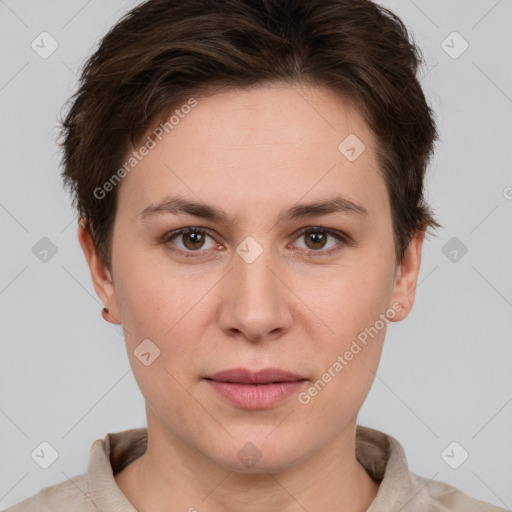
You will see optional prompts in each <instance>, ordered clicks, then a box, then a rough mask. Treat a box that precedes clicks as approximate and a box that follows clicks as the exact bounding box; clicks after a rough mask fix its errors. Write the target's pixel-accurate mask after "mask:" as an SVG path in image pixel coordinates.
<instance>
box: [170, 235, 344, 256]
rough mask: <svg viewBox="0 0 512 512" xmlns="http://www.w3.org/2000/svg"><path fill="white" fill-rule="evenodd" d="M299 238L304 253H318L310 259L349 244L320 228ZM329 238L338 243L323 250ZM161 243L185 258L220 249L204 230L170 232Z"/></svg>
mask: <svg viewBox="0 0 512 512" xmlns="http://www.w3.org/2000/svg"><path fill="white" fill-rule="evenodd" d="M301 237H305V240H306V247H305V249H304V250H305V251H306V252H308V251H309V253H319V254H307V256H311V257H315V256H317V255H318V256H325V255H329V254H332V253H334V252H336V251H339V250H341V248H342V247H343V246H345V245H348V244H349V239H348V235H346V234H345V233H342V232H338V231H334V230H332V229H327V228H322V227H307V228H303V229H301V230H300V231H299V232H298V233H297V235H296V238H295V239H299V238H301ZM329 237H331V238H335V239H336V240H338V243H337V244H334V246H331V247H330V248H328V249H325V247H326V245H327V240H328V238H329ZM208 238H209V239H210V240H211V242H210V246H209V247H208V245H207V244H206V240H207V239H208ZM175 240H181V244H182V245H181V247H180V245H179V244H177V243H176V242H175ZM162 242H163V243H164V244H166V245H167V248H168V249H169V250H170V251H173V252H177V253H180V254H182V255H184V256H185V257H191V258H194V257H198V256H201V253H203V252H207V250H208V249H213V248H215V247H217V248H219V247H222V246H220V245H219V244H218V243H217V242H215V240H213V238H212V237H211V236H210V235H209V234H208V233H207V231H206V230H205V229H203V228H194V227H188V228H182V229H178V230H176V231H172V232H170V233H168V234H167V235H165V236H164V238H163V240H162ZM170 242H172V243H170ZM173 245H175V246H177V247H178V248H177V249H176V248H174V247H172V246H173ZM205 245H206V247H205ZM201 249H204V250H201Z"/></svg>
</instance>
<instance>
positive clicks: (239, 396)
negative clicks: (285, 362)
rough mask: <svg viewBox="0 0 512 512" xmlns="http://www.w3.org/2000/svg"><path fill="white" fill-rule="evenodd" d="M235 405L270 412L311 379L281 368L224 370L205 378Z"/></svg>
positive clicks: (218, 392) (224, 397) (214, 388)
mask: <svg viewBox="0 0 512 512" xmlns="http://www.w3.org/2000/svg"><path fill="white" fill-rule="evenodd" d="M204 379H205V380H206V381H207V382H208V384H209V385H210V386H211V388H212V389H213V390H215V391H216V392H217V394H219V395H220V396H221V397H222V398H223V399H225V400H227V402H229V403H230V404H231V405H235V406H237V407H239V408H242V409H267V408H270V407H274V406H276V405H277V404H278V403H279V402H281V401H283V400H284V399H285V398H288V397H290V396H291V395H293V394H294V393H296V392H297V391H299V390H300V389H301V388H302V387H303V386H304V384H305V383H306V382H307V379H306V378H304V377H302V376H300V375H297V374H295V373H292V372H289V371H285V370H280V369H277V368H266V369H263V370H259V371H256V372H253V371H251V370H247V369H245V368H234V369H230V370H223V371H221V372H217V373H215V374H212V375H209V376H208V377H205V378H204Z"/></svg>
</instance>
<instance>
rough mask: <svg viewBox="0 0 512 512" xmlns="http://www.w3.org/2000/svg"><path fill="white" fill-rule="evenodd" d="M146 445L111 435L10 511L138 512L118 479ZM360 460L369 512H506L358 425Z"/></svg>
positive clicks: (138, 437) (143, 438) (140, 431)
mask: <svg viewBox="0 0 512 512" xmlns="http://www.w3.org/2000/svg"><path fill="white" fill-rule="evenodd" d="M146 446H147V429H146V428H137V429H131V430H125V431H123V432H117V433H109V434H107V435H106V436H105V438H104V439H97V440H96V441H94V443H93V444H92V446H91V449H90V452H89V465H88V470H87V473H84V474H82V475H79V476H76V477H73V478H71V479H70V480H66V481H64V482H62V483H59V484H55V485H52V486H50V487H45V488H44V489H42V490H41V491H40V492H39V493H38V494H36V495H35V496H32V497H31V498H28V499H26V500H24V501H22V502H21V503H18V504H17V505H14V506H13V507H11V508H9V509H7V511H6V512H50V511H51V512H98V510H100V511H101V512H136V509H135V507H134V506H133V505H132V504H131V503H130V502H129V501H128V499H127V498H126V496H125V495H124V494H123V493H122V491H121V489H120V488H119V487H118V485H117V483H116V481H115V479H114V475H115V474H116V473H118V472H119V471H121V470H122V469H124V468H125V467H126V466H127V465H128V464H130V463H131V462H133V461H134V460H135V459H137V458H138V457H140V456H141V455H142V454H143V453H144V452H145V451H146ZM356 456H357V459H358V460H359V462H360V463H361V464H362V466H363V467H364V468H365V470H366V471H367V473H368V474H369V475H370V476H371V477H372V478H373V479H374V480H375V481H376V482H377V483H379V490H378V493H377V496H376V497H375V499H374V501H373V502H372V504H371V505H370V507H369V508H368V509H367V512H420V511H421V512H447V511H456V512H504V511H505V509H503V508H499V507H496V506H494V505H490V504H488V503H485V502H483V501H480V500H477V499H475V498H472V497H470V496H468V495H467V494H464V493H463V492H462V491H460V490H458V489H456V488H455V487H453V486H451V485H448V484H447V483H444V482H437V481H433V480H429V479H427V478H425V477H421V476H418V475H415V474H413V473H411V472H410V471H409V468H408V465H407V460H406V458H405V453H404V450H403V448H402V446H401V445H400V443H399V442H398V441H397V440H396V439H394V438H393V437H391V436H389V435H387V434H384V433H383V432H380V431H378V430H374V429H371V428H368V427H363V426H361V425H358V426H357V429H356Z"/></svg>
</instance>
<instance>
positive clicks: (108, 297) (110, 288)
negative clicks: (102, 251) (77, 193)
mask: <svg viewBox="0 0 512 512" xmlns="http://www.w3.org/2000/svg"><path fill="white" fill-rule="evenodd" d="M78 241H79V242H80V245H81V247H82V250H83V252H84V255H85V259H86V260H87V265H88V266H89V271H90V273H91V278H92V282H93V286H94V289H95V290H96V293H97V294H98V296H99V298H100V299H101V302H102V303H103V304H104V306H105V307H106V308H107V311H106V312H105V311H104V310H102V315H103V318H104V319H105V320H106V321H108V322H110V323H113V324H119V323H120V321H119V320H118V318H119V314H118V311H117V302H116V294H115V288H114V283H113V280H112V276H111V273H110V271H109V270H108V269H107V268H105V266H104V265H103V263H102V261H101V258H100V257H99V254H98V251H97V249H96V247H95V245H94V242H93V239H92V233H91V231H90V230H89V228H88V227H86V223H85V220H84V219H80V222H79V223H78Z"/></svg>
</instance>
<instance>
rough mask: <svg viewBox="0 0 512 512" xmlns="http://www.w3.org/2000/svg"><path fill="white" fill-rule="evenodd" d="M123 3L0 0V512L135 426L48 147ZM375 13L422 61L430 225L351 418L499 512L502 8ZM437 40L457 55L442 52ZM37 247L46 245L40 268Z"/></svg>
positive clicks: (511, 210) (505, 347)
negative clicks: (397, 19) (47, 448)
mask: <svg viewBox="0 0 512 512" xmlns="http://www.w3.org/2000/svg"><path fill="white" fill-rule="evenodd" d="M136 3H138V2H126V1H125V2H123V1H119V0H109V1H99V0H89V1H81V0H80V1H78V0H73V1H69V0H68V1H64V0H59V1H57V0H52V1H50V0H49V1H46V2H36V1H34V0H32V1H27V0H25V1H24V0H20V1H15V0H5V1H3V0H0V40H1V44H0V55H1V62H2V66H1V68H0V107H1V111H2V116H1V123H0V130H1V133H0V144H1V153H0V154H1V158H0V160H1V163H2V167H1V169H2V171H1V172H2V175H1V179H2V187H1V189H0V226H1V232H2V245H1V247H2V249H1V255H2V263H1V265H0V308H1V313H2V340H1V343H2V345H1V354H2V357H1V359H0V365H1V368H0V390H1V396H0V429H1V433H2V435H1V436H0V453H1V467H0V507H3V508H6V507H8V506H11V505H12V504H14V503H17V502H18V501H21V500H22V499H24V498H27V497H28V496H31V495H33V494H35V493H36V492H38V491H39V490H40V489H41V488H42V487H45V486H48V485H52V484H55V483H58V482H61V481H63V480H65V479H67V478H71V477H73V476H74V475H77V474H80V473H83V472H85V471H86V469H87V461H88V454H89V447H90V445H91V444H92V442H93V441H94V440H95V439H98V438H103V437H104V436H105V434H106V433H107V432H117V431H121V430H125V429H128V428H133V427H139V426H145V414H144V402H143V399H142V395H141V394H140V392H139V390H138V388H137V386H136V384H135V380H134V378H133V374H132V372H131V370H130V367H129V363H128V359H127V355H126V351H125V347H124V342H123V338H122V334H121V328H120V326H113V325H111V324H108V323H106V322H104V321H103V320H102V318H101V314H100V310H101V304H100V301H99V299H98V298H97V297H96V294H95V292H94V289H93V287H92V283H91V280H90V275H89V271H88V268H87V266H86V262H85V258H84V256H83V254H82V252H81V249H80V246H79V244H78V241H77V237H76V218H75V214H74V212H73V211H72V209H71V206H70V200H69V197H68V196H67V194H66V193H65V192H64V190H63V188H62V185H61V179H60V176H59V169H58V148H57V146H56V144H55V136H56V127H57V114H58V113H59V111H60V109H61V107H62V105H63V104H64V102H65V100H66V99H67V98H68V97H69V96H70V95H71V94H72V93H73V92H74V91H75V88H76V79H77V77H76V76H75V74H76V73H77V72H78V69H79V66H80V65H81V63H82V62H83V61H84V59H85V58H86V57H87V56H88V55H90V53H91V52H92V51H93V50H94V48H95V46H96V43H97V41H98V39H99V38H100V37H101V36H102V35H104V34H105V33H106V31H107V30H108V28H110V27H111V26H112V25H113V24H114V22H115V21H116V20H117V19H118V18H119V17H120V16H121V15H122V14H123V13H124V12H125V11H126V10H128V9H129V8H130V7H131V6H133V5H135V4H136ZM382 4H383V5H384V6H386V7H389V8H391V9H392V10H394V11H395V12H396V13H397V14H398V15H399V16H401V17H402V19H403V20H404V22H405V23H406V25H407V26H408V27H409V28H411V29H412V31H413V33H414V36H415V39H416V41H417V43H418V44H419V45H420V47H421V48H422V50H423V52H424V54H425V57H426V59H427V67H426V68H425V69H423V71H422V83H423V85H424V88H425V92H426V94H427V96H428V99H429V102H430V104H431V105H432V106H433V107H434V109H435V110H436V111H437V114H438V122H439V129H440V134H441V142H440V143H438V145H437V149H436V157H435V159H434V161H433V162H432V165H431V167H430V169H429V175H428V182H427V187H428V196H427V197H428V199H429V201H430V203H431V204H432V206H433V208H434V210H435V213H436V214H437V217H438V219H439V221H440V222H441V223H442V224H443V225H444V226H446V227H445V229H442V230H439V232H438V237H437V238H436V237H428V238H427V240H426V242H425V245H424V250H423V261H422V269H421V273H420V279H419V283H420V284H419V287H418V290H417V297H416V303H415V306H414V308H413V311H412V312H411V314H410V316H409V317H408V318H407V319H406V320H405V321H404V322H401V323H394V324H391V325H390V327H389V329H388V333H387V339H386V343H385V348H384V353H383V357H382V361H381V365H380V368H379V371H378V374H377V378H376V379H375V382H374V384H373V387H372V390H371V392H370V394H369V396H368V399H367V401H366V402H365V404H364V406H363V408H362V410H361V413H360V416H359V423H360V424H363V425H366V426H370V427H373V428H377V429H380V430H383V431H384V432H387V433H389V434H391V435H392V436H394V437H395V438H396V439H398V440H399V441H400V442H401V443H402V445H403V447H404V449H405V452H406V455H407V457H408V461H409V466H410V469H411V470H412V471H413V472H415V473H417V474H421V475H423V476H426V477H428V478H432V479H435V480H442V481H445V482H448V483H450V484H452V485H454V486H456V487H458V488H459V489H461V490H463V491H465V492H466V493H468V494H470V495H472V496H474V497H476V498H479V499H482V500H485V501H489V502H491V503H494V504H496V505H499V506H502V507H506V508H511V507H512V436H511V432H512V429H511V426H512V403H511V402H512V377H511V366H512V314H511V313H512V272H511V261H512V236H511V235H512V229H511V225H512V222H511V221H512V172H511V169H512V166H511V163H512V153H511V151H510V145H511V141H512V138H511V135H512V133H511V132H512V129H511V123H512V69H511V68H512V66H511V51H510V50H511V48H512V33H511V31H510V23H511V21H512V3H511V2H510V0H502V1H496V0H485V1H471V2H469V1H451V2H445V1H429V2H427V1H420V0H416V1H415V2H414V1H412V0H402V1H401V2H398V1H386V2H382ZM43 31H47V32H49V33H50V34H51V36H52V37H53V38H54V39H55V40H56V41H57V42H58V48H57V50H56V51H55V52H54V53H53V54H52V55H51V56H49V57H48V58H46V59H43V58H41V57H40V56H39V55H38V54H37V53H36V52H35V51H34V50H33V49H32V48H31V43H32V41H34V40H36V42H37V41H40V39H38V36H39V34H40V33H41V32H43ZM453 31H457V32H459V33H460V34H461V36H462V37H463V38H464V40H466V41H467V42H468V44H469V47H468V48H467V50H466V51H465V52H464V53H462V54H461V55H460V56H458V57H457V58H454V57H453V55H454V54H455V53H458V52H459V51H460V50H461V49H462V48H463V46H462V44H463V42H462V40H460V39H457V36H450V37H448V36H449V35H450V34H452V32H453ZM447 37H448V39H446V38H447ZM454 37H455V38H454ZM444 40H446V42H445V43H442V42H443V41H444ZM442 44H444V48H445V49H447V50H448V51H449V52H451V53H452V56H450V55H449V54H448V53H447V52H446V51H445V49H443V46H442ZM450 47H451V48H450ZM45 48H46V49H48V48H49V43H48V44H46V45H45ZM507 187H509V188H507ZM43 237H47V238H48V239H49V240H51V242H52V244H54V245H55V248H56V250H57V252H56V253H55V254H53V255H52V253H51V252H49V253H48V254H47V256H46V260H47V261H46V262H44V261H41V260H40V258H42V257H43V254H44V253H40V252H38V251H41V246H40V245H36V244H43V246H44V244H47V243H48V242H47V241H43V242H40V239H41V238H43ZM453 237H456V240H452V239H453ZM446 244H448V245H446ZM461 244H464V246H465V247H467V253H466V254H463V251H462V250H461V247H462V246H461ZM34 246H36V249H33V248H34ZM43 248H44V247H43ZM454 249H455V250H456V251H457V260H456V261H452V259H453V258H454V256H455V253H453V252H452V253H451V254H450V251H453V250H454ZM33 251H34V252H33ZM454 440H455V441H457V442H458V443H459V444H460V445H461V446H462V447H463V448H464V449H465V450H467V452H468V453H469V458H468V459H467V460H466V461H465V462H464V463H463V464H462V465H460V466H459V467H458V468H457V469H453V468H452V467H450V466H449V465H448V464H447V463H446V462H445V460H444V459H443V458H442V456H441V454H442V452H443V451H444V449H445V448H446V447H447V446H448V445H449V444H450V443H451V442H452V441H454ZM42 441H47V442H49V443H50V444H51V445H52V446H53V447H54V448H55V449H56V450H57V452H58V455H59V456H58V458H57V460H56V461H55V462H54V463H53V464H52V465H51V466H50V467H49V468H48V469H42V468H41V467H39V465H37V464H36V463H35V462H34V460H33V459H32V458H31V453H32V452H33V451H34V449H36V447H38V446H39V445H40V443H41V442H42ZM460 453H461V451H460V448H456V449H455V450H454V452H450V451H449V454H450V455H452V457H451V461H453V460H457V459H458V458H459V457H460ZM452 464H453V462H452Z"/></svg>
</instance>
